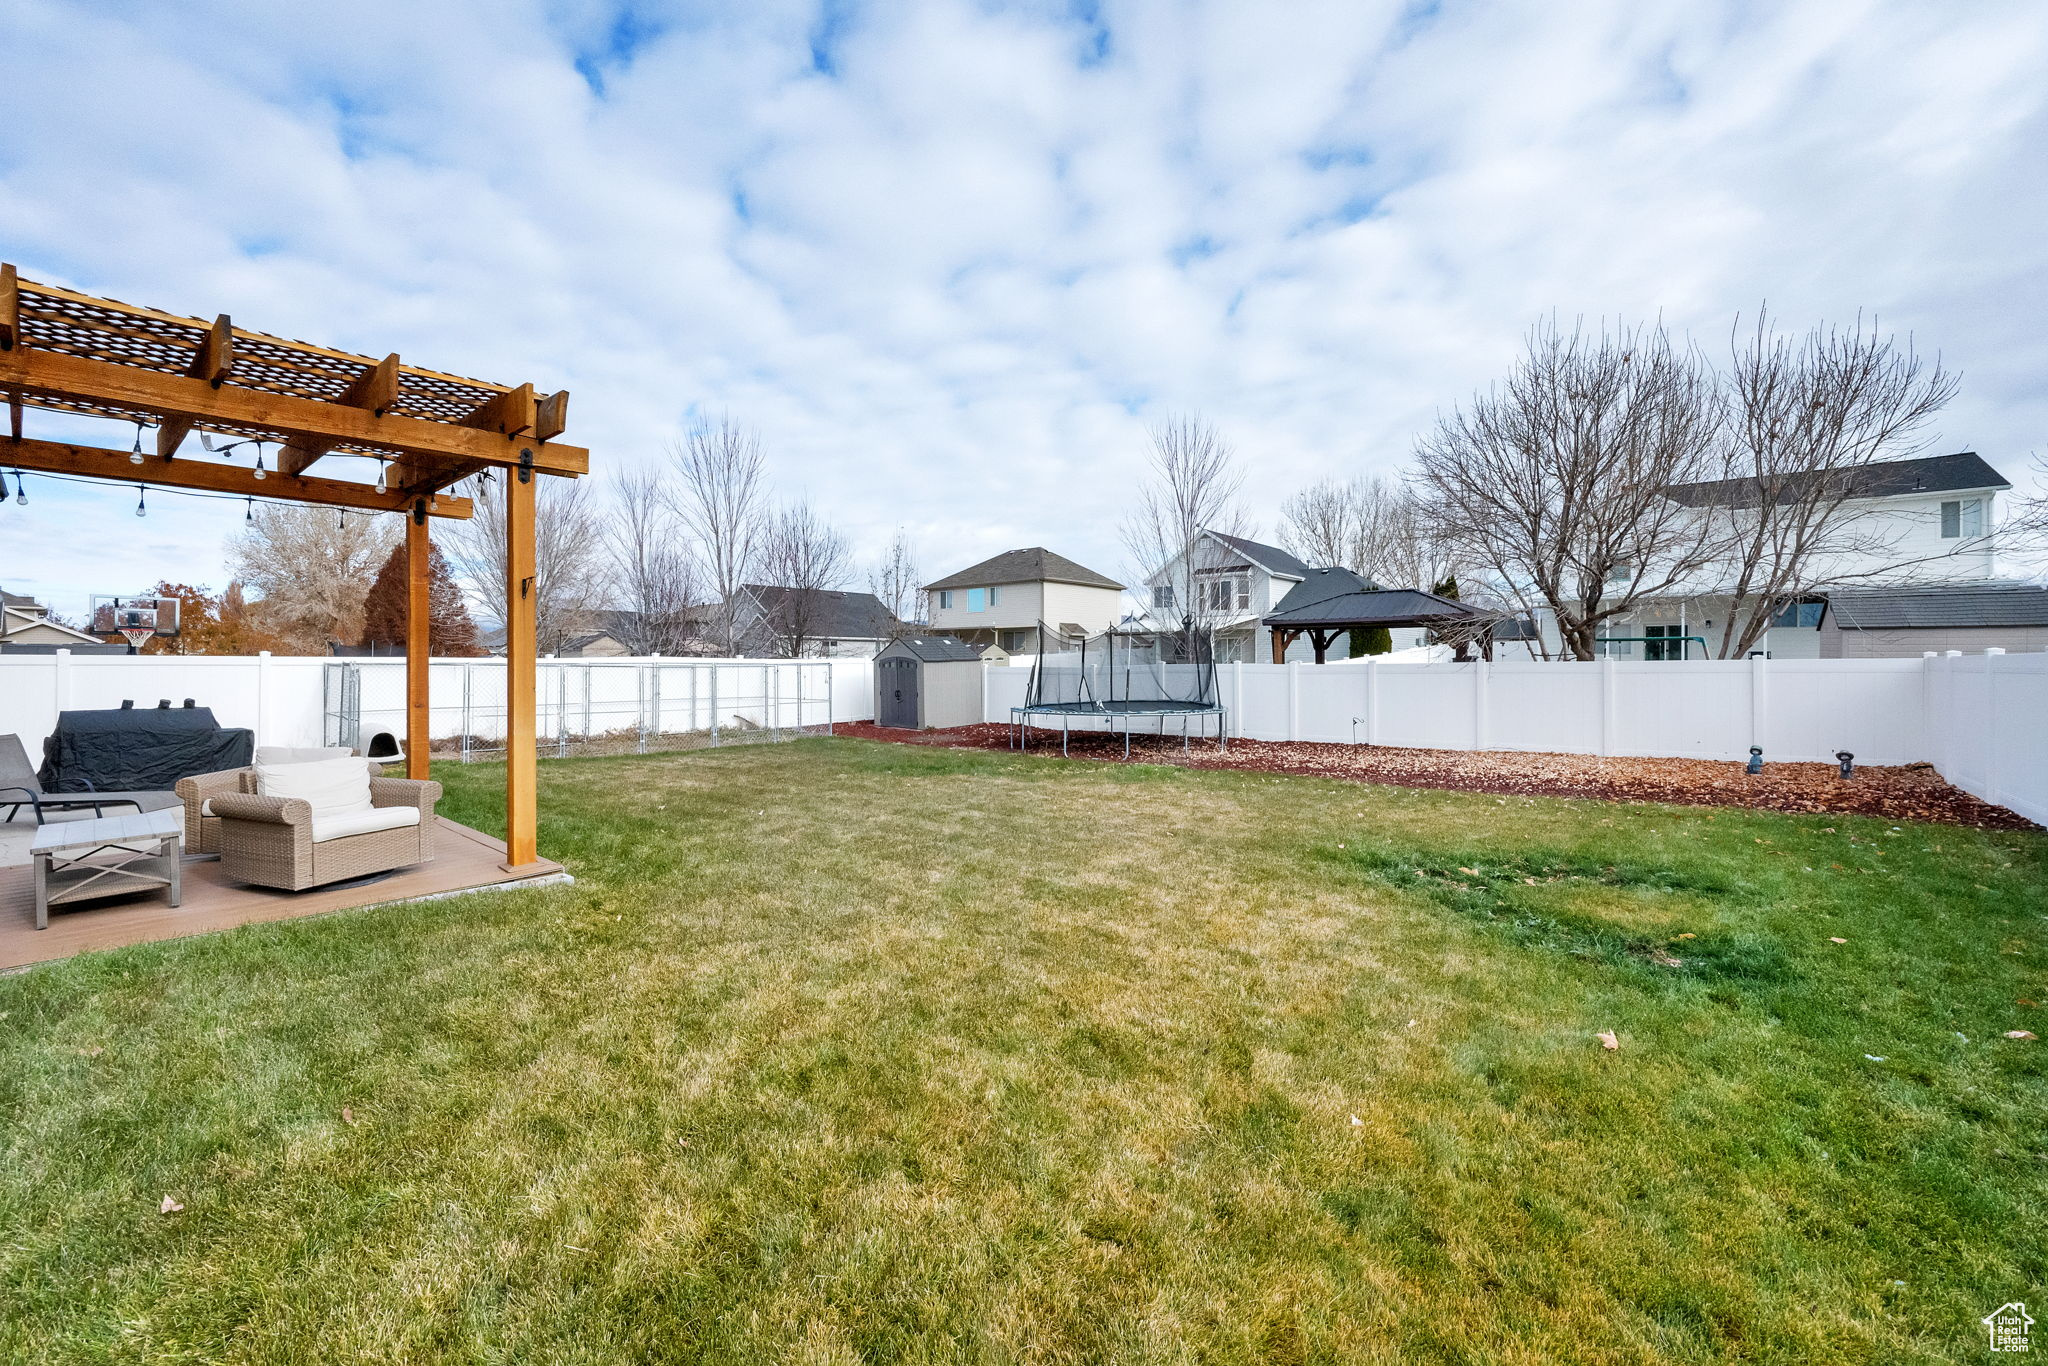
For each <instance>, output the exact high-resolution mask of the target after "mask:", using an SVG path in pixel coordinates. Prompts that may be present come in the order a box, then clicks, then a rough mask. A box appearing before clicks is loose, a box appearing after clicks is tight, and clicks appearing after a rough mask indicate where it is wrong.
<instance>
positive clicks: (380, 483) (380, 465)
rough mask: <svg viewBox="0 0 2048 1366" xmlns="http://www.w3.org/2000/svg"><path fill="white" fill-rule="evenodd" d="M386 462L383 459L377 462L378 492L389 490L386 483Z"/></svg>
mask: <svg viewBox="0 0 2048 1366" xmlns="http://www.w3.org/2000/svg"><path fill="white" fill-rule="evenodd" d="M384 463H385V462H384V461H382V460H379V461H378V462H377V492H379V493H385V492H388V489H387V488H386V487H385V483H384Z"/></svg>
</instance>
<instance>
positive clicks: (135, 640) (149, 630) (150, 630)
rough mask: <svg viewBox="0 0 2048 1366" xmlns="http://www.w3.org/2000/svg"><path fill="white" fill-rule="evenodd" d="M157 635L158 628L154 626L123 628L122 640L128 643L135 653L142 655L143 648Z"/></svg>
mask: <svg viewBox="0 0 2048 1366" xmlns="http://www.w3.org/2000/svg"><path fill="white" fill-rule="evenodd" d="M155 634H156V627H154V626H123V627H122V628H121V638H122V639H123V640H126V641H127V642H128V648H129V649H131V650H133V651H135V653H136V654H141V653H142V647H143V646H144V645H145V644H147V643H148V641H149V638H150V637H151V636H153V635H155Z"/></svg>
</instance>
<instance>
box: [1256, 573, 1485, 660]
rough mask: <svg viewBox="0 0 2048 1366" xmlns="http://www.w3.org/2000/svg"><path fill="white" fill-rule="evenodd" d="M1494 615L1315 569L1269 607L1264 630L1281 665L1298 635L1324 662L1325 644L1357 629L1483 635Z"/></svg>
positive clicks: (1356, 576)
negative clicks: (1455, 631)
mask: <svg viewBox="0 0 2048 1366" xmlns="http://www.w3.org/2000/svg"><path fill="white" fill-rule="evenodd" d="M1492 619H1493V614H1492V613H1490V612H1484V611H1481V610H1480V609H1478V608H1476V607H1472V606H1470V605H1469V604H1467V603H1462V602H1459V601H1458V600H1457V599H1455V598H1446V597H1440V596H1438V595H1437V594H1435V593H1425V592H1423V591H1422V590H1421V589H1419V588H1381V587H1379V586H1378V585H1377V584H1375V583H1373V582H1372V580H1370V579H1368V578H1365V577H1363V576H1362V575H1359V574H1354V573H1352V572H1351V571H1350V570H1348V569H1335V568H1332V569H1315V570H1311V571H1310V572H1309V575H1308V577H1307V578H1305V579H1303V580H1302V581H1301V582H1300V583H1298V584H1296V585H1294V587H1293V588H1291V589H1289V590H1288V593H1287V596H1286V597H1284V598H1282V599H1280V601H1279V602H1278V603H1276V604H1274V607H1273V614H1272V615H1271V616H1269V617H1266V618H1265V625H1266V628H1267V629H1268V630H1270V631H1271V632H1272V633H1273V662H1274V663H1275V664H1281V663H1285V662H1286V659H1287V647H1288V646H1289V645H1292V644H1293V643H1294V642H1295V641H1297V640H1299V639H1301V637H1303V636H1307V637H1308V638H1309V643H1310V644H1311V645H1313V646H1314V647H1315V652H1316V663H1318V664H1321V663H1324V662H1325V659H1324V657H1325V656H1326V655H1327V654H1328V652H1329V649H1330V644H1331V642H1333V641H1334V640H1336V638H1337V637H1338V636H1339V635H1340V634H1342V633H1343V632H1346V631H1351V630H1355V629H1357V628H1360V627H1368V628H1369V627H1374V626H1385V627H1389V628H1391V627H1396V626H1425V627H1430V628H1433V629H1437V630H1443V629H1447V628H1459V627H1462V628H1464V629H1468V630H1471V631H1473V632H1475V633H1483V632H1484V631H1485V629H1486V627H1487V625H1488V623H1489V622H1490V621H1491V620H1492Z"/></svg>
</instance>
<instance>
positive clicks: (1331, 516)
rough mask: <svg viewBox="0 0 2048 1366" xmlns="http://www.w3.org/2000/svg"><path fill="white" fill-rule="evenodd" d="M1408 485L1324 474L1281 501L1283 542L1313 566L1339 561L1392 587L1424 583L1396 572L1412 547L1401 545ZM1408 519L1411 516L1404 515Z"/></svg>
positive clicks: (1405, 527)
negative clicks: (1400, 539) (1324, 477)
mask: <svg viewBox="0 0 2048 1366" xmlns="http://www.w3.org/2000/svg"><path fill="white" fill-rule="evenodd" d="M1411 501H1412V499H1411V495H1410V494H1409V492H1408V490H1406V489H1404V488H1403V487H1401V486H1400V485H1399V484H1396V483H1392V482H1390V481H1388V480H1386V479H1384V478H1381V477H1380V476H1378V475H1374V476H1371V477H1369V478H1367V477H1361V478H1357V479H1351V480H1347V481H1345V482H1343V483H1339V482H1338V481H1337V480H1334V479H1324V480H1321V481H1319V482H1317V483H1314V484H1311V485H1309V486H1308V487H1307V488H1305V489H1302V490H1300V491H1299V492H1297V493H1295V494H1294V495H1293V496H1292V497H1290V498H1288V500H1287V501H1286V502H1285V503H1283V504H1281V507H1280V516H1281V525H1280V544H1281V545H1283V546H1285V547H1286V548H1287V549H1288V550H1290V551H1292V552H1293V553H1294V554H1295V555H1297V556H1299V557H1300V558H1301V559H1303V560H1306V561H1307V562H1308V563H1309V564H1312V565H1319V566H1320V565H1338V566H1342V567H1343V568H1345V569H1349V570H1351V571H1352V572H1353V573H1355V574H1362V575H1364V576H1365V577H1366V578H1368V579H1371V580H1373V581H1374V582H1376V583H1384V584H1388V585H1390V586H1400V587H1423V586H1425V585H1423V584H1419V583H1410V582H1408V581H1405V580H1401V579H1399V578H1397V577H1396V576H1395V573H1394V570H1395V562H1396V561H1397V560H1398V559H1400V558H1403V556H1404V553H1405V552H1407V551H1409V550H1411V549H1412V547H1407V546H1397V545H1396V541H1397V539H1398V538H1399V537H1400V536H1401V535H1402V534H1403V533H1404V532H1405V531H1407V530H1408V529H1409V527H1410V525H1411V523H1412V517H1410V516H1409V514H1410V511H1411V509H1410V508H1409V506H1408V505H1409V503H1410V502H1411ZM1404 519H1405V520H1404Z"/></svg>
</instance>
